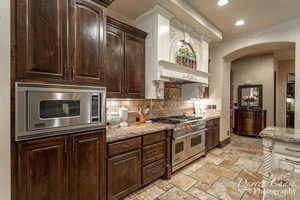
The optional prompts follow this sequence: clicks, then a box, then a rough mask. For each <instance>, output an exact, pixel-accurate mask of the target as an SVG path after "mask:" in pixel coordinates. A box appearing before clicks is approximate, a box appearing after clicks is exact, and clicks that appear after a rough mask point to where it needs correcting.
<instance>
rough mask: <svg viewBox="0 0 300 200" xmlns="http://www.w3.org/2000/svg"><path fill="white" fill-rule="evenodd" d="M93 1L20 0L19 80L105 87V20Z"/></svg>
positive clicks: (17, 39) (17, 65)
mask: <svg viewBox="0 0 300 200" xmlns="http://www.w3.org/2000/svg"><path fill="white" fill-rule="evenodd" d="M95 2H96V1H95ZM95 2H92V1H89V0H70V1H69V0H28V1H27V0H20V1H16V8H17V10H16V32H17V34H16V36H17V37H16V47H17V48H16V73H17V80H41V81H46V82H60V83H79V84H87V85H89V84H92V85H99V86H102V85H104V69H105V66H104V65H105V60H104V55H105V54H104V53H105V48H106V45H105V44H106V43H105V35H104V34H105V27H106V20H105V17H106V16H105V8H104V7H102V6H101V5H103V4H101V1H99V4H101V5H99V4H97V3H95ZM68 27H69V30H68Z"/></svg>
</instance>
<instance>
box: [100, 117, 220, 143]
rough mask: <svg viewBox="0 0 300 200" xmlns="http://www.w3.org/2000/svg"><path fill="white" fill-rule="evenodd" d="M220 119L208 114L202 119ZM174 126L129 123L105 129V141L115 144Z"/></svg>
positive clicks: (154, 123)
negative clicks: (124, 125)
mask: <svg viewBox="0 0 300 200" xmlns="http://www.w3.org/2000/svg"><path fill="white" fill-rule="evenodd" d="M219 117H220V113H210V114H207V115H206V117H205V118H204V119H205V120H210V119H216V118H219ZM174 126H175V125H172V124H163V123H157V122H149V123H148V122H147V123H139V122H136V123H131V124H129V126H128V127H119V128H107V129H106V141H107V142H116V141H118V140H124V139H128V138H133V137H138V136H142V135H146V134H150V133H154V132H158V131H164V130H169V129H173V128H174Z"/></svg>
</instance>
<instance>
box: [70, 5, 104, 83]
mask: <svg viewBox="0 0 300 200" xmlns="http://www.w3.org/2000/svg"><path fill="white" fill-rule="evenodd" d="M104 24H105V16H104V11H103V8H102V7H101V6H99V5H96V4H95V3H92V2H90V1H87V0H72V20H71V35H70V36H71V40H72V41H71V45H72V48H71V49H72V55H71V60H72V61H71V62H73V64H72V67H71V70H72V71H71V74H72V79H73V80H75V81H78V82H86V83H94V84H101V83H103V82H104V74H103V73H104V68H105V67H104V52H105V41H104Z"/></svg>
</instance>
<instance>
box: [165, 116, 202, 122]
mask: <svg viewBox="0 0 300 200" xmlns="http://www.w3.org/2000/svg"><path fill="white" fill-rule="evenodd" d="M169 118H173V119H181V120H188V121H189V120H199V119H203V117H195V116H191V115H175V116H170V117H169Z"/></svg>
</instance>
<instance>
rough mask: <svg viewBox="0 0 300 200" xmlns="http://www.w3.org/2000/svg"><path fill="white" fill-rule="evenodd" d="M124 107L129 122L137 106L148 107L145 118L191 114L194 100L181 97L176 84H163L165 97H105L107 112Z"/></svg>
mask: <svg viewBox="0 0 300 200" xmlns="http://www.w3.org/2000/svg"><path fill="white" fill-rule="evenodd" d="M121 107H125V108H128V111H129V117H128V118H129V119H128V121H129V122H133V121H136V119H137V117H138V109H139V108H146V107H147V108H149V109H150V111H149V114H148V115H147V116H146V119H151V118H155V117H165V116H170V115H181V114H193V113H194V101H192V100H187V99H182V98H181V87H180V86H178V85H176V84H172V83H169V84H166V85H165V99H140V100H135V99H128V100H123V99H107V113H112V112H118V111H119V108H121Z"/></svg>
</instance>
